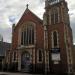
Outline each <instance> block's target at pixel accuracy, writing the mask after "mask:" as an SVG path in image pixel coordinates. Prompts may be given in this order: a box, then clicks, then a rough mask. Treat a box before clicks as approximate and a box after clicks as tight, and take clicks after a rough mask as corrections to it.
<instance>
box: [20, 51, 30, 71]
mask: <svg viewBox="0 0 75 75" xmlns="http://www.w3.org/2000/svg"><path fill="white" fill-rule="evenodd" d="M21 69H22V71H24V72H29V70H30V53H29V52H27V51H25V52H23V53H22V56H21Z"/></svg>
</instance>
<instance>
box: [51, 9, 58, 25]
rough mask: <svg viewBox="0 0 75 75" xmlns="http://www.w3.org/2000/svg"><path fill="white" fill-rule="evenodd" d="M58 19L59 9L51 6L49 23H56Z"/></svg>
mask: <svg viewBox="0 0 75 75" xmlns="http://www.w3.org/2000/svg"><path fill="white" fill-rule="evenodd" d="M58 21H59V10H58V8H53V9H52V11H51V24H56V23H58Z"/></svg>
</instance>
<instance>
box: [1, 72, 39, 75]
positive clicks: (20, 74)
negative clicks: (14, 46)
mask: <svg viewBox="0 0 75 75" xmlns="http://www.w3.org/2000/svg"><path fill="white" fill-rule="evenodd" d="M0 75H39V74H28V73H10V72H0Z"/></svg>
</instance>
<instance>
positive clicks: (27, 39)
mask: <svg viewBox="0 0 75 75" xmlns="http://www.w3.org/2000/svg"><path fill="white" fill-rule="evenodd" d="M31 44H34V25H25V28H23V31H22V35H21V45H25V46H27V45H31Z"/></svg>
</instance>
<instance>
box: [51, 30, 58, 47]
mask: <svg viewBox="0 0 75 75" xmlns="http://www.w3.org/2000/svg"><path fill="white" fill-rule="evenodd" d="M52 39H53V40H52V43H53V47H54V48H57V47H58V46H59V43H58V32H57V31H54V32H52Z"/></svg>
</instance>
